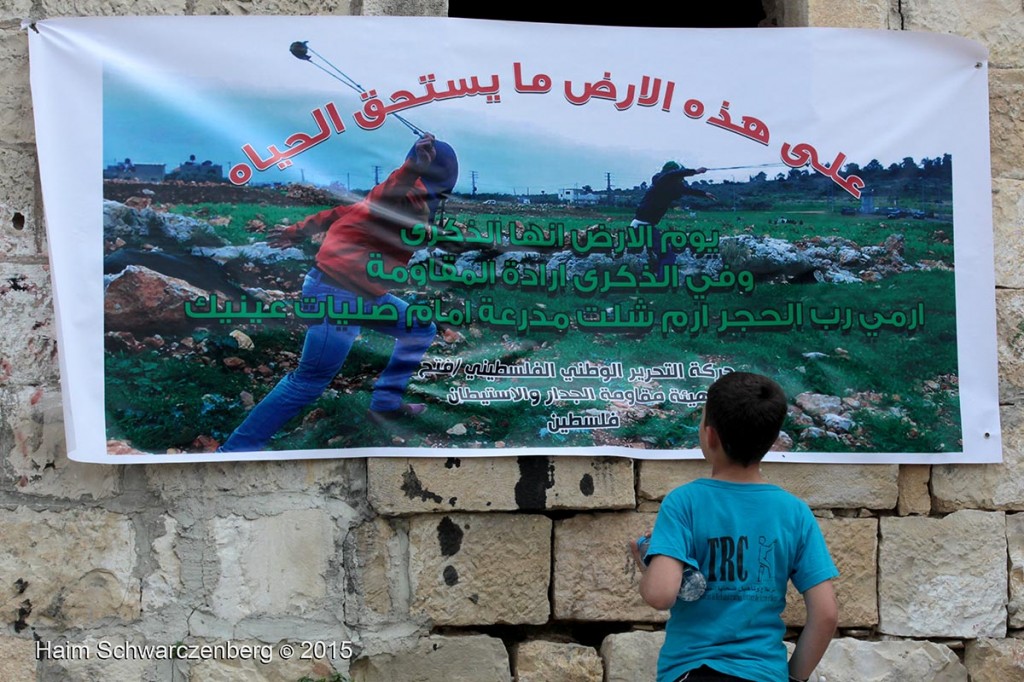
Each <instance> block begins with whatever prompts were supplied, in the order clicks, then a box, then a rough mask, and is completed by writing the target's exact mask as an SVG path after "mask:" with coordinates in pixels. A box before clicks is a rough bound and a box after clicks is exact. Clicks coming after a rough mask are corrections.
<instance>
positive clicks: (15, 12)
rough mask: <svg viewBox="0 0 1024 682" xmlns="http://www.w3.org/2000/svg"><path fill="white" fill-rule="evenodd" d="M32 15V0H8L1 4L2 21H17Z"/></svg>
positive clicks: (0, 16) (0, 18)
mask: <svg viewBox="0 0 1024 682" xmlns="http://www.w3.org/2000/svg"><path fill="white" fill-rule="evenodd" d="M29 16H32V0H7V2H5V3H4V4H3V5H2V6H0V21H17V20H20V19H24V18H25V17H29Z"/></svg>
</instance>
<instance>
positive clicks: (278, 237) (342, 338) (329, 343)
mask: <svg viewBox="0 0 1024 682" xmlns="http://www.w3.org/2000/svg"><path fill="white" fill-rule="evenodd" d="M458 168H459V166H458V159H457V157H456V156H455V150H454V149H452V147H451V146H450V145H448V144H446V143H444V142H439V141H437V140H435V139H434V136H433V135H430V134H427V135H424V136H423V137H422V138H420V139H419V140H418V141H417V142H416V144H415V145H414V146H413V148H412V150H411V151H410V152H409V155H408V157H407V158H406V160H405V163H403V164H402V166H401V167H399V168H398V169H397V170H395V171H394V172H393V173H391V175H390V176H388V178H387V179H386V180H385V181H384V182H382V183H380V184H379V185H377V186H376V187H374V188H373V190H371V191H370V193H369V194H368V195H367V196H366V198H364V199H363V200H362V201H360V202H358V203H356V204H353V205H351V206H337V207H335V208H332V209H329V210H327V211H322V212H320V213H317V214H315V215H312V216H310V217H308V218H306V219H305V220H303V221H301V222H299V223H296V224H295V225H292V226H290V227H284V228H275V229H274V230H272V231H271V233H270V235H269V238H268V242H269V243H270V245H271V246H277V247H284V246H291V245H293V244H295V243H296V242H299V241H301V240H303V239H307V238H310V237H312V236H313V235H315V234H317V233H320V232H326V235H325V237H324V241H323V244H322V245H321V246H320V250H319V251H318V252H317V255H316V267H314V268H313V269H312V270H311V271H310V272H309V273H308V274H307V275H306V279H305V281H304V282H303V285H302V296H303V305H304V309H306V310H316V309H317V306H319V305H320V304H321V303H327V304H329V305H333V306H334V309H335V310H337V311H340V310H343V309H345V308H346V307H347V308H348V309H349V310H357V309H358V308H357V306H358V305H359V301H360V300H361V301H362V304H363V306H364V308H365V309H366V310H367V311H369V310H370V309H372V308H374V307H380V306H384V305H392V306H394V307H395V309H396V311H397V320H398V321H397V322H395V323H386V322H385V323H367V324H365V325H362V326H365V327H367V328H370V329H373V330H375V331H379V332H382V333H385V334H388V335H390V336H393V337H394V338H395V348H394V351H393V352H392V354H391V358H390V360H389V361H388V364H387V367H385V368H384V371H383V372H382V373H381V375H380V377H379V378H378V380H377V382H376V383H375V384H374V387H373V395H372V396H371V399H370V409H369V416H370V418H371V419H373V420H375V421H378V422H383V421H388V420H391V419H394V418H398V417H405V416H414V415H418V414H421V413H422V412H424V411H425V410H426V405H423V404H422V403H405V402H403V396H404V394H405V389H406V387H407V386H408V384H409V379H410V378H411V377H412V374H413V372H415V371H416V370H417V369H418V368H419V365H420V362H421V361H422V359H423V355H424V353H426V351H427V348H429V347H430V344H431V343H432V342H433V339H434V336H435V335H436V333H437V329H436V327H435V326H434V325H433V323H429V324H423V323H422V322H420V321H419V320H417V319H413V320H412V321H411V324H407V321H406V314H405V311H406V309H407V308H408V303H406V302H405V301H403V300H402V299H400V298H398V297H397V296H394V295H393V294H390V293H388V291H387V290H386V288H385V287H384V286H383V284H382V283H381V282H378V281H374V280H372V279H370V278H369V277H367V274H366V263H367V262H368V260H369V258H370V255H371V254H380V255H381V256H382V257H383V259H384V265H385V268H386V270H387V271H390V270H391V269H393V268H394V267H395V266H399V265H406V264H407V263H408V261H409V257H410V256H411V255H412V253H413V250H414V249H413V247H410V246H408V245H407V244H405V243H404V242H403V241H402V239H401V232H402V229H403V228H406V227H411V226H413V225H415V224H418V223H429V222H430V221H431V220H432V219H433V216H434V212H435V211H436V209H437V207H438V205H439V203H440V201H441V200H442V199H443V198H444V196H446V195H447V194H448V193H449V192H451V190H452V189H453V188H454V187H455V182H456V181H457V180H458V172H459V170H458ZM413 317H414V318H415V316H413ZM360 331H361V326H359V325H354V324H348V325H339V324H338V323H337V322H336V321H332V320H331V319H330V318H329V317H325V318H324V319H323V320H317V321H316V322H315V323H314V324H312V325H311V326H310V327H309V329H308V330H307V332H306V340H305V344H304V345H303V349H302V357H301V358H300V359H299V366H298V368H297V369H296V370H295V371H294V372H291V373H290V374H287V375H285V377H284V378H283V379H281V381H280V382H279V383H278V384H277V386H275V387H274V389H273V390H272V391H271V392H270V393H269V394H267V397H265V398H264V399H263V400H262V401H261V402H260V403H259V404H258V405H257V406H256V407H254V408H253V409H252V411H251V412H250V413H249V415H248V417H246V419H245V421H244V422H242V424H241V425H240V426H239V427H238V428H237V429H235V431H234V433H232V434H231V436H230V437H229V438H228V440H227V441H225V443H224V445H223V446H222V447H221V450H222V451H223V452H237V451H255V450H262V449H263V448H264V447H266V444H267V442H268V441H269V440H270V438H271V437H272V436H273V435H274V434H275V433H277V431H278V430H279V429H280V428H281V427H282V426H283V425H284V424H285V423H286V422H287V421H289V420H290V419H291V418H292V417H294V416H295V415H297V414H298V413H299V412H300V411H301V410H302V409H303V408H304V407H306V406H307V405H308V404H309V403H311V402H313V401H314V400H316V399H317V398H319V397H320V395H321V394H322V393H323V391H324V389H325V388H327V386H328V384H330V382H331V380H332V379H334V377H335V375H336V374H337V373H338V372H339V371H340V370H341V366H342V365H343V364H344V362H345V358H346V357H347V355H348V352H349V350H350V349H351V348H352V344H353V343H354V341H355V339H356V337H357V336H358V335H359V333H360Z"/></svg>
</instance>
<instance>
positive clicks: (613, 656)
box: [601, 630, 665, 682]
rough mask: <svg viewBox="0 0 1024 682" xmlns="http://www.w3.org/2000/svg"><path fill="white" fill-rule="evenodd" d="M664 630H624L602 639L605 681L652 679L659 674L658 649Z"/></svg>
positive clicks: (663, 636)
mask: <svg viewBox="0 0 1024 682" xmlns="http://www.w3.org/2000/svg"><path fill="white" fill-rule="evenodd" d="M664 643H665V631H664V630H661V631H658V632H644V631H640V630H637V631H634V632H622V633H617V634H614V635H608V636H607V637H605V638H604V641H603V642H601V658H602V659H603V660H604V670H605V678H604V679H605V682H650V680H653V679H654V678H656V677H657V676H658V652H659V651H660V650H661V645H662V644H664Z"/></svg>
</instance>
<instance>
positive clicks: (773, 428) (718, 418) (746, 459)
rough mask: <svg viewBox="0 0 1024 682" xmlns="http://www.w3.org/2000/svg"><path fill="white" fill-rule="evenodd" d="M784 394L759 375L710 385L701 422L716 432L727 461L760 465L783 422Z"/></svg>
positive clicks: (742, 374)
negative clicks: (758, 463)
mask: <svg viewBox="0 0 1024 682" xmlns="http://www.w3.org/2000/svg"><path fill="white" fill-rule="evenodd" d="M787 409H788V408H787V403H786V394H785V393H783V392H782V388H781V387H780V386H779V385H778V384H777V383H775V382H774V381H772V380H771V379H769V378H768V377H766V376H763V375H761V374H752V373H750V372H731V373H729V374H726V375H725V376H723V377H721V378H720V379H719V380H718V381H716V382H715V383H713V384H711V387H710V388H709V389H708V399H707V402H706V403H705V404H704V421H705V423H706V424H707V425H708V426H711V427H713V428H714V429H715V432H717V433H718V438H719V440H721V441H722V449H723V450H725V454H726V455H728V457H729V459H731V460H733V461H734V462H736V463H737V464H740V465H742V466H745V467H746V466H750V465H751V464H756V463H757V462H760V461H761V458H763V457H764V456H765V453H767V452H768V450H769V448H771V446H772V444H773V443H775V439H777V438H778V437H779V429H781V428H782V422H783V420H785V418H786V411H787Z"/></svg>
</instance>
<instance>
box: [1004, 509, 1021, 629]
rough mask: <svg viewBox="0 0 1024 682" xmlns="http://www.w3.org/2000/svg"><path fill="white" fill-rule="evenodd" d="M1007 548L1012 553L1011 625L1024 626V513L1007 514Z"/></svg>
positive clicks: (1013, 626)
mask: <svg viewBox="0 0 1024 682" xmlns="http://www.w3.org/2000/svg"><path fill="white" fill-rule="evenodd" d="M1006 548H1007V551H1008V552H1009V554H1010V568H1009V570H1010V600H1009V603H1007V605H1006V610H1007V612H1008V613H1009V615H1010V619H1009V627H1011V628H1024V514H1007V516H1006Z"/></svg>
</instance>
